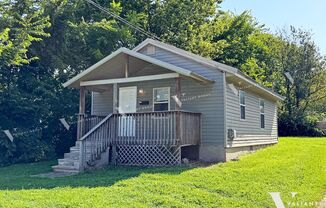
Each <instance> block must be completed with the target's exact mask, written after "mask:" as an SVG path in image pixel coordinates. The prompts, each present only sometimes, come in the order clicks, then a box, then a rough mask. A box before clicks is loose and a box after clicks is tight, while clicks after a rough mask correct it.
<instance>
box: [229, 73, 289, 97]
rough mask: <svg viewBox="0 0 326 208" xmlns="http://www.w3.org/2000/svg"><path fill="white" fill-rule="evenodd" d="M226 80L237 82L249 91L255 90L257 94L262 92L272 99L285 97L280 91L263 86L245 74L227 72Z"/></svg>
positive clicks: (236, 83)
mask: <svg viewBox="0 0 326 208" xmlns="http://www.w3.org/2000/svg"><path fill="white" fill-rule="evenodd" d="M226 80H227V82H228V83H232V84H235V85H236V86H237V87H239V88H243V89H246V90H248V91H254V92H255V93H257V94H260V95H262V96H264V97H269V98H270V99H272V100H284V99H285V98H284V97H283V96H281V95H279V94H278V93H276V92H274V91H272V90H270V89H268V88H266V87H263V86H262V85H260V84H258V83H257V82H256V81H254V80H252V79H251V78H249V77H247V76H246V75H243V74H239V73H236V74H230V73H227V74H226Z"/></svg>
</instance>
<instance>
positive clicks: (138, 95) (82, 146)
mask: <svg viewBox="0 0 326 208" xmlns="http://www.w3.org/2000/svg"><path fill="white" fill-rule="evenodd" d="M137 56H138V57H134V56H131V55H130V54H129V55H128V54H127V55H126V54H121V55H117V57H116V59H117V60H116V61H114V63H116V65H114V66H113V65H110V62H105V63H106V64H107V65H106V66H97V69H98V70H97V71H95V72H92V73H88V74H85V75H84V76H83V77H82V76H81V77H78V76H76V77H77V78H76V80H75V81H74V82H71V83H68V84H70V85H71V86H72V87H74V88H78V89H79V91H80V99H79V114H78V123H77V124H78V125H77V142H76V145H75V146H74V147H72V148H71V149H70V150H71V151H70V153H67V154H66V155H65V158H64V159H62V160H59V166H55V167H54V170H55V171H61V170H62V169H63V168H61V167H67V166H72V167H71V169H72V170H73V171H76V172H80V171H84V170H85V169H89V168H92V167H93V166H98V164H101V165H103V164H108V163H111V164H117V165H143V166H167V165H180V164H181V160H182V158H183V157H187V158H188V159H198V154H199V148H198V147H199V145H200V143H201V113H198V112H195V111H193V110H190V111H189V110H186V109H187V108H183V107H181V106H182V103H181V88H182V84H181V80H182V79H183V80H185V83H187V85H189V84H192V85H204V86H205V85H207V84H209V83H212V82H213V81H211V80H209V79H207V78H205V77H202V76H200V75H198V74H195V73H192V72H189V71H187V70H184V69H181V68H178V67H175V66H172V65H169V64H166V63H165V64H162V63H160V61H154V63H149V61H150V60H147V59H149V58H148V57H147V56H146V57H145V56H144V57H142V55H139V54H137ZM144 59H145V60H144ZM106 67H113V68H114V69H115V70H112V71H108V72H106V73H104V71H105V70H104V69H105V68H106ZM103 70H104V71H103ZM86 71H87V70H86ZM76 83H78V85H76ZM68 84H67V85H66V86H68ZM87 92H92V110H91V113H92V115H90V116H86V115H85V106H86V105H85V102H86V101H85V97H86V93H87ZM193 107H194V106H193ZM183 149H186V151H184V153H185V154H187V155H183V151H182V150H183Z"/></svg>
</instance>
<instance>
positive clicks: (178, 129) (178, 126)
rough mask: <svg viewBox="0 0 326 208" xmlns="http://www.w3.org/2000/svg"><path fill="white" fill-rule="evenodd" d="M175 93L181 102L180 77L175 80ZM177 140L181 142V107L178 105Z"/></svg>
mask: <svg viewBox="0 0 326 208" xmlns="http://www.w3.org/2000/svg"><path fill="white" fill-rule="evenodd" d="M175 93H176V96H177V99H178V100H179V101H180V100H181V84H180V77H177V78H175ZM175 109H176V111H177V115H176V139H177V141H179V142H180V141H181V118H180V110H181V107H180V106H179V105H178V103H176V108H175Z"/></svg>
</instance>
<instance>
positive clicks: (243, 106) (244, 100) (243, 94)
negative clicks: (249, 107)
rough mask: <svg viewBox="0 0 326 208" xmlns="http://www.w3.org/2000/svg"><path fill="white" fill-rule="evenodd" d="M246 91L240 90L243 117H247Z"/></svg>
mask: <svg viewBox="0 0 326 208" xmlns="http://www.w3.org/2000/svg"><path fill="white" fill-rule="evenodd" d="M245 95H246V94H245V92H244V91H241V90H240V91H239V97H240V117H241V119H246V97H245Z"/></svg>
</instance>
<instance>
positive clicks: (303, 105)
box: [280, 27, 326, 134]
mask: <svg viewBox="0 0 326 208" xmlns="http://www.w3.org/2000/svg"><path fill="white" fill-rule="evenodd" d="M280 37H281V39H282V40H283V43H284V44H283V46H282V48H281V51H280V60H281V73H282V75H283V79H282V80H281V81H280V82H283V83H282V85H283V86H284V87H283V89H282V91H281V93H282V92H283V93H284V94H285V95H286V99H285V101H284V103H283V105H282V108H281V114H280V116H281V119H282V124H283V125H282V129H281V133H282V134H283V133H284V134H288V133H290V134H300V132H302V131H304V129H302V128H303V126H305V123H307V122H308V121H307V118H308V117H309V114H308V112H309V110H310V112H311V111H313V110H312V107H313V106H316V105H318V103H323V104H322V105H326V103H325V98H326V82H325V80H326V64H325V58H324V57H322V56H321V55H320V53H319V51H318V47H317V46H316V44H315V43H314V42H313V40H312V36H311V33H309V32H306V31H303V30H301V29H296V28H294V27H291V28H290V32H287V31H285V30H283V31H282V32H281V33H280ZM308 123H309V122H308ZM282 130H284V132H283V131H282Z"/></svg>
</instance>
